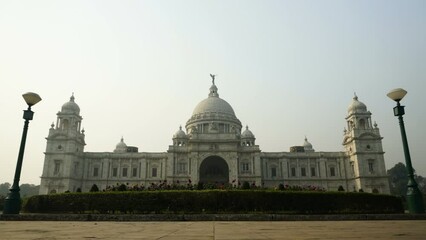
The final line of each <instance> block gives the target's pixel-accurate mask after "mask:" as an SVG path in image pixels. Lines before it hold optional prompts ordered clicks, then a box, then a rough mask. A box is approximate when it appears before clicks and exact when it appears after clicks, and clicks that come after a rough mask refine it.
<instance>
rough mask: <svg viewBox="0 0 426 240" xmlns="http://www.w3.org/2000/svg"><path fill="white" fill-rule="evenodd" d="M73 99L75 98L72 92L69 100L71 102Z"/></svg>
mask: <svg viewBox="0 0 426 240" xmlns="http://www.w3.org/2000/svg"><path fill="white" fill-rule="evenodd" d="M74 99H75V97H74V92H72V95H71V97H70V101H71V102H74Z"/></svg>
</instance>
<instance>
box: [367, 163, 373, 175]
mask: <svg viewBox="0 0 426 240" xmlns="http://www.w3.org/2000/svg"><path fill="white" fill-rule="evenodd" d="M368 171H369V172H370V173H374V161H373V160H369V161H368Z"/></svg>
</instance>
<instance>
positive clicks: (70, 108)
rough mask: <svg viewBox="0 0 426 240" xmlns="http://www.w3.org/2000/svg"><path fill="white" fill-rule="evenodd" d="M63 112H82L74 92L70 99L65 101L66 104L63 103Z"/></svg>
mask: <svg viewBox="0 0 426 240" xmlns="http://www.w3.org/2000/svg"><path fill="white" fill-rule="evenodd" d="M61 112H62V113H75V114H77V115H78V114H80V107H79V106H78V105H77V103H75V102H74V94H73V95H72V96H71V97H70V101H69V102H66V103H64V105H62V109H61Z"/></svg>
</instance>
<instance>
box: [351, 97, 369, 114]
mask: <svg viewBox="0 0 426 240" xmlns="http://www.w3.org/2000/svg"><path fill="white" fill-rule="evenodd" d="M365 112H367V106H366V105H365V104H364V103H362V102H360V101H358V96H357V95H355V96H354V98H353V101H352V103H351V105H349V107H348V114H352V113H365Z"/></svg>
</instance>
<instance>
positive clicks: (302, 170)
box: [300, 167, 306, 177]
mask: <svg viewBox="0 0 426 240" xmlns="http://www.w3.org/2000/svg"><path fill="white" fill-rule="evenodd" d="M300 175H302V177H306V168H304V167H302V168H301V169H300Z"/></svg>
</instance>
